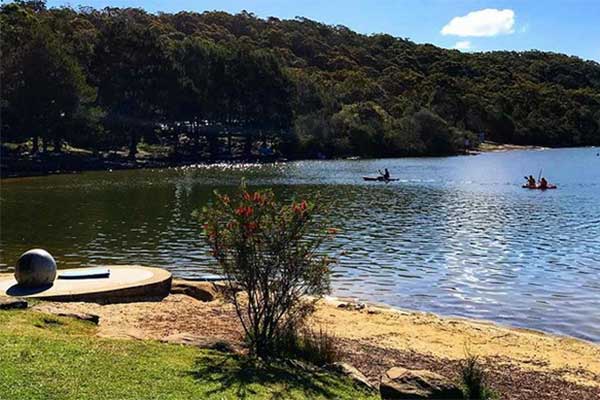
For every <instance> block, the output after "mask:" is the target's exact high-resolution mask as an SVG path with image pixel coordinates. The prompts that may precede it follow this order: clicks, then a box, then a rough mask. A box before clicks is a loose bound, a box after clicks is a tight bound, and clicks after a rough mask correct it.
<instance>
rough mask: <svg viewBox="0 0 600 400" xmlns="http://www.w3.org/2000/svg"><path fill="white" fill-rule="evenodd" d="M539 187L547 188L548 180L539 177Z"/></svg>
mask: <svg viewBox="0 0 600 400" xmlns="http://www.w3.org/2000/svg"><path fill="white" fill-rule="evenodd" d="M540 189H548V181H547V180H546V178H544V177H542V179H540Z"/></svg>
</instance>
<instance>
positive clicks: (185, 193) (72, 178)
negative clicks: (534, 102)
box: [0, 149, 600, 341]
mask: <svg viewBox="0 0 600 400" xmlns="http://www.w3.org/2000/svg"><path fill="white" fill-rule="evenodd" d="M591 152H593V150H589V149H570V150H556V151H545V152H512V153H504V154H486V155H482V156H478V157H455V158H445V159H401V160H366V161H307V162H297V163H288V164H274V165H227V164H224V165H213V166H203V165H199V166H191V167H185V168H177V169H171V170H157V171H117V172H113V173H96V172H94V173H86V174H79V175H65V176H51V177H45V178H38V179H25V180H20V181H12V182H11V181H6V182H3V184H2V193H1V197H2V208H1V212H2V218H1V221H0V224H1V225H0V226H1V233H2V237H1V238H0V240H1V247H0V257H1V262H2V263H5V264H12V263H14V261H15V260H16V258H17V257H18V255H19V254H20V253H21V252H23V251H24V250H26V249H27V248H30V247H36V246H40V247H44V248H47V249H48V250H50V251H51V252H52V253H53V254H54V255H55V256H56V257H57V259H58V261H59V263H60V264H61V265H62V266H79V265H81V264H84V265H97V264H103V263H142V264H148V265H159V266H165V267H167V268H169V269H170V270H172V271H173V273H174V274H176V275H179V276H194V275H197V274H202V273H206V272H213V270H212V260H211V258H210V256H209V254H208V253H207V249H206V247H205V245H204V243H203V241H202V238H201V236H200V224H199V223H198V222H197V221H196V220H195V219H194V218H192V212H193V211H194V210H196V209H199V208H201V207H202V206H203V205H204V204H206V203H207V202H208V201H209V199H210V198H211V196H212V191H213V190H214V189H219V190H220V191H223V192H230V191H233V190H234V189H235V187H236V185H238V184H239V182H240V180H241V179H242V178H243V177H245V178H246V179H247V180H248V182H249V184H250V185H252V186H255V187H273V188H274V190H275V191H276V192H277V193H278V194H279V195H280V196H282V197H285V198H292V197H315V196H318V197H319V199H320V201H321V202H323V203H325V204H329V205H330V208H331V216H330V218H331V220H332V222H333V223H334V224H335V225H336V226H337V227H339V228H341V233H340V235H339V236H338V237H337V238H336V239H335V241H334V242H332V243H330V244H329V245H328V247H327V248H326V249H324V250H325V251H327V252H329V253H332V254H334V255H337V257H338V259H339V263H338V265H337V266H336V268H335V271H334V274H333V285H334V289H335V293H336V294H338V295H342V296H352V297H358V298H361V299H365V300H373V301H379V302H384V303H388V304H392V305H396V306H400V307H407V308H416V309H422V310H429V311H434V312H439V313H443V314H452V315H462V316H469V317H478V318H487V319H493V320H497V321H501V322H505V323H509V324H513V325H518V326H526V327H532V328H539V329H545V330H550V331H554V332H558V333H565V334H571V335H575V336H579V337H582V338H586V339H590V340H594V341H600V313H599V312H598V310H599V309H600V279H599V278H600V202H599V201H598V198H600V160H597V159H596V157H593V156H589V155H590V154H588V153H591ZM594 154H595V153H594ZM541 166H543V167H544V169H545V172H544V173H545V174H547V175H549V176H550V177H551V179H552V180H553V181H556V182H557V183H558V184H559V185H560V189H559V190H556V191H550V192H546V193H541V192H538V191H527V190H523V189H521V188H520V183H521V179H520V178H521V177H522V176H523V175H524V174H527V173H530V172H531V171H538V170H539V168H540V167H541ZM384 167H388V168H389V169H390V171H391V172H392V173H393V174H396V175H397V176H398V177H399V178H401V180H400V181H399V182H395V183H393V184H389V185H385V184H380V183H365V182H363V181H362V180H361V179H360V177H361V176H362V175H365V174H369V173H372V172H373V171H376V170H377V169H381V168H384Z"/></svg>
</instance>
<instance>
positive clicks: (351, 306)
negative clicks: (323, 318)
mask: <svg viewBox="0 0 600 400" xmlns="http://www.w3.org/2000/svg"><path fill="white" fill-rule="evenodd" d="M366 307H367V305H366V304H365V303H361V302H357V303H352V302H348V303H341V304H338V308H344V309H346V310H350V311H360V310H364V309H365V308H366Z"/></svg>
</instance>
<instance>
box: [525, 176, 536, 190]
mask: <svg viewBox="0 0 600 400" xmlns="http://www.w3.org/2000/svg"><path fill="white" fill-rule="evenodd" d="M527 186H529V187H530V188H534V187H535V178H534V177H533V175H529V178H527Z"/></svg>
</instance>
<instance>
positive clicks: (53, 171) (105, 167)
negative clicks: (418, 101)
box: [0, 141, 595, 182]
mask: <svg viewBox="0 0 600 400" xmlns="http://www.w3.org/2000/svg"><path fill="white" fill-rule="evenodd" d="M594 147H595V146H583V147H544V146H536V145H518V144H509V143H496V142H491V141H486V142H484V143H482V144H481V145H480V146H479V147H477V148H475V149H472V150H465V152H462V153H457V154H450V155H439V156H435V155H411V156H398V157H359V156H346V157H336V158H324V159H321V158H294V159H286V158H277V159H273V160H261V159H251V160H243V159H214V160H195V161H175V162H172V161H167V160H164V159H145V158H140V159H136V160H131V159H129V158H127V157H122V158H119V159H111V160H100V159H98V158H96V157H93V158H92V157H89V158H82V157H81V156H78V157H79V158H80V159H79V160H78V161H77V162H76V164H77V165H76V166H75V167H74V168H64V169H62V168H49V167H52V166H53V165H50V164H47V165H44V164H43V163H37V164H38V166H40V167H41V168H40V169H38V170H25V171H23V170H17V169H16V168H14V167H12V168H11V167H8V168H7V164H6V163H5V162H3V163H2V171H0V172H1V173H0V180H1V181H3V182H4V181H12V180H15V179H19V178H34V177H44V176H52V175H70V174H78V173H83V172H102V171H104V172H113V171H120V170H136V169H142V170H154V169H158V170H163V169H169V168H182V167H190V166H194V165H207V166H210V165H218V164H232V165H240V164H257V165H259V164H276V163H288V162H295V161H335V160H338V161H358V160H377V159H404V158H444V157H459V156H474V155H479V154H483V153H503V152H511V151H543V150H557V149H575V148H581V149H585V148H594ZM48 157H56V158H67V157H72V155H71V154H68V153H63V154H54V153H50V154H49V155H48ZM4 161H6V160H4ZM13 161H14V160H13ZM21 161H22V160H18V162H21ZM59 162H60V161H59ZM9 163H10V162H9ZM40 164H41V165H40ZM47 167H48V168H47ZM7 169H8V172H6V170H7Z"/></svg>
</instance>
